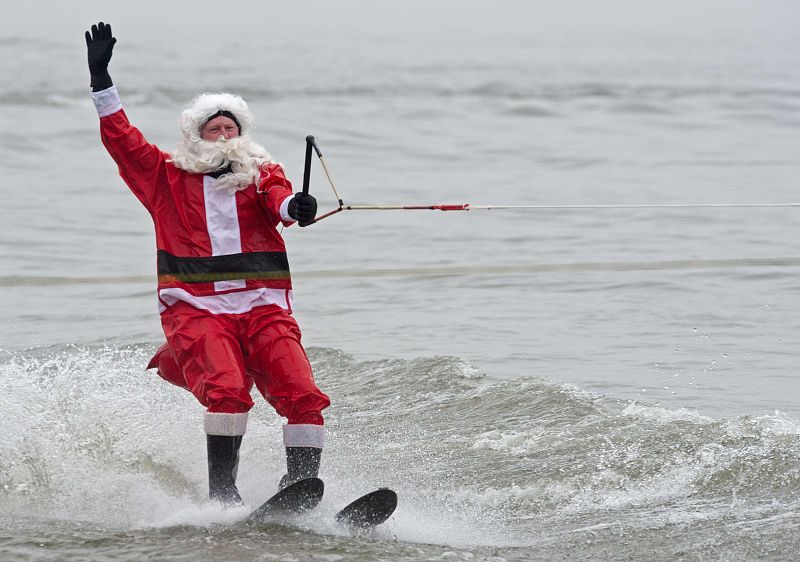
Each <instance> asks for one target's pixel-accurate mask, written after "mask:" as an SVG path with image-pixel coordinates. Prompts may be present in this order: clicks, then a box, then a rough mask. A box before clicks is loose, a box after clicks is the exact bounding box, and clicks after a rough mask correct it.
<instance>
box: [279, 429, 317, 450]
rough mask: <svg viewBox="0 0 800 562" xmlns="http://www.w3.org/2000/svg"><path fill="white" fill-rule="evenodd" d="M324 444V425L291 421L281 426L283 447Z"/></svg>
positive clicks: (315, 446)
mask: <svg viewBox="0 0 800 562" xmlns="http://www.w3.org/2000/svg"><path fill="white" fill-rule="evenodd" d="M323 445H325V426H324V425H313V424H309V423H292V424H288V425H284V426H283V446H284V447H314V448H317V449H322V447H323Z"/></svg>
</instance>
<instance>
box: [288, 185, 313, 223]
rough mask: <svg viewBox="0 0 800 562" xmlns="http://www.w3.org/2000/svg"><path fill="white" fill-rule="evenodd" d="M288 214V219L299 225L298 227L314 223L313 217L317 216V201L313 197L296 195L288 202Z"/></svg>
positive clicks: (301, 194)
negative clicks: (290, 218)
mask: <svg viewBox="0 0 800 562" xmlns="http://www.w3.org/2000/svg"><path fill="white" fill-rule="evenodd" d="M288 212H289V216H290V217H292V218H293V219H294V220H296V221H297V222H298V223H300V226H306V225H307V224H311V223H313V222H314V217H316V216H317V200H316V199H314V196H313V195H308V194H303V193H296V194H295V196H294V197H292V200H291V201H289V208H288Z"/></svg>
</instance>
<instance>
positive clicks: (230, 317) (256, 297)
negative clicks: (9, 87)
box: [86, 22, 330, 504]
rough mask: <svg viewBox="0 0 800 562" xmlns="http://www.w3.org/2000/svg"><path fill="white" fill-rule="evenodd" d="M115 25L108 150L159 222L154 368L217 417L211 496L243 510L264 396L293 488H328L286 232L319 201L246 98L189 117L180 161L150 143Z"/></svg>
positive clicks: (107, 82)
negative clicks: (243, 474) (250, 420)
mask: <svg viewBox="0 0 800 562" xmlns="http://www.w3.org/2000/svg"><path fill="white" fill-rule="evenodd" d="M115 43H116V39H115V38H114V37H113V35H112V33H111V26H110V25H106V24H104V23H102V22H101V23H99V24H97V25H93V26H92V29H91V31H87V32H86V45H87V49H88V60H89V70H90V73H91V86H92V98H93V100H94V103H95V107H96V108H97V112H98V114H99V116H100V133H101V137H102V140H103V144H104V145H105V147H106V149H107V150H108V152H109V154H111V157H112V158H113V159H114V161H115V162H116V163H117V165H118V167H119V173H120V176H122V179H123V180H124V181H125V183H126V184H127V185H128V187H129V188H130V189H131V191H132V192H133V194H134V195H135V196H136V197H137V198H138V199H139V201H141V203H142V204H143V205H144V206H145V208H146V209H147V210H148V212H149V213H150V215H151V216H152V218H153V223H154V226H155V233H156V247H157V249H158V251H157V266H158V304H159V310H160V313H161V323H162V326H163V328H164V333H165V335H166V338H167V341H166V343H165V344H164V345H162V346H161V348H160V349H159V350H158V351H157V352H156V355H155V356H154V357H153V359H152V360H151V362H150V364H149V365H148V368H150V367H156V368H158V373H159V374H160V375H161V376H162V377H163V378H164V379H166V380H168V381H170V382H172V383H174V384H176V385H178V386H181V387H183V388H186V389H188V390H189V391H190V392H191V393H192V394H194V396H195V397H196V398H197V399H198V400H199V401H200V403H201V404H203V405H204V406H205V407H206V412H205V417H204V428H205V432H206V434H207V446H208V479H209V496H210V498H212V499H214V500H217V501H220V502H222V503H225V504H237V503H241V498H240V497H239V492H238V490H237V489H236V472H237V467H238V459H239V446H240V445H241V442H242V436H243V435H244V433H245V429H246V427H247V415H248V411H249V410H250V408H252V407H253V401H252V399H251V396H250V390H251V388H252V386H253V384H255V386H256V388H257V389H258V390H259V392H260V393H261V394H262V395H263V396H264V398H266V400H267V401H268V402H269V403H270V404H271V405H272V406H273V407H274V408H275V410H276V411H277V412H278V414H280V415H281V416H283V417H285V418H286V419H287V424H286V425H285V426H284V428H283V441H284V445H285V447H286V465H287V473H286V475H284V476H283V478H282V479H281V483H280V486H281V488H283V487H285V486H287V485H288V484H290V483H292V482H295V481H297V480H300V479H303V478H308V477H311V476H317V474H318V471H319V464H320V457H321V452H322V447H323V441H324V434H325V430H324V426H323V423H324V422H323V418H322V413H321V412H322V410H323V409H324V408H326V407H327V406H328V405H329V404H330V400H329V399H328V397H327V396H326V395H325V394H324V393H323V392H322V391H320V390H319V388H317V386H316V384H315V383H314V378H313V375H312V373H311V366H310V364H309V361H308V358H307V356H306V353H305V351H304V349H303V347H302V345H301V343H300V329H299V328H298V326H297V323H296V322H295V320H294V318H292V315H291V313H292V285H291V279H290V275H289V263H288V261H287V258H286V248H285V246H284V242H283V239H282V238H281V236H280V234H279V232H278V230H277V227H278V225H279V224H283V225H284V226H290V225H291V224H294V222H296V221H298V222H300V224H304V223H309V222H311V221H313V220H314V217H315V215H316V211H317V203H316V200H315V199H314V198H313V197H312V196H311V195H307V194H306V195H304V194H302V193H298V194H292V186H291V184H290V183H289V180H287V179H286V177H285V175H284V171H283V168H282V167H281V165H280V164H277V163H275V162H274V161H273V160H272V159H271V157H270V155H269V153H268V152H267V151H266V150H265V149H264V148H263V147H262V146H260V145H258V144H256V143H255V142H254V141H253V140H252V139H251V138H250V136H249V133H250V130H251V129H252V127H253V116H252V114H251V113H250V110H249V109H248V107H247V104H246V103H245V102H244V100H242V98H240V97H238V96H234V95H231V94H227V93H222V94H203V95H201V96H198V97H197V98H195V100H194V101H193V102H192V104H191V105H190V106H189V107H188V108H187V109H186V110H185V111H184V112H183V113H182V114H181V117H180V128H181V132H182V133H183V139H182V141H181V143H180V144H179V146H178V148H177V149H176V150H175V151H174V152H173V153H167V152H163V151H162V150H160V149H159V148H158V147H156V146H155V145H152V144H150V143H148V142H147V141H146V140H145V138H144V136H143V135H142V133H141V132H139V130H138V129H136V128H135V127H133V126H132V125H131V124H130V123H129V122H128V118H127V116H126V115H125V112H124V111H123V109H122V105H121V102H120V98H119V94H118V93H117V89H116V87H115V86H114V85H113V83H112V81H111V77H110V76H109V74H108V63H109V61H110V60H111V53H112V50H113V48H114V44H115Z"/></svg>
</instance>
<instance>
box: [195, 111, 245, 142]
mask: <svg viewBox="0 0 800 562" xmlns="http://www.w3.org/2000/svg"><path fill="white" fill-rule="evenodd" d="M238 136H239V127H237V126H236V122H235V121H234V120H233V119H231V118H230V117H225V116H224V115H220V116H219V117H214V118H213V119H212V120H211V121H209V122H207V123H206V124H205V125H203V128H202V129H200V138H201V139H203V140H206V141H211V142H214V141H217V140H219V138H220V137H223V138H225V140H228V139H232V138H234V137H238Z"/></svg>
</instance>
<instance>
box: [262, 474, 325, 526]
mask: <svg viewBox="0 0 800 562" xmlns="http://www.w3.org/2000/svg"><path fill="white" fill-rule="evenodd" d="M324 492H325V484H323V482H322V480H320V479H319V478H306V479H305V480H300V481H298V482H295V483H294V484H291V485H289V486H286V487H285V488H284V489H283V490H281V491H279V492H278V493H277V494H275V495H274V496H272V497H271V498H269V499H268V500H267V501H265V502H264V503H263V504H262V505H261V507H259V508H258V509H256V510H255V511H253V513H251V514H250V515H249V516H248V518H247V520H248V521H261V520H263V519H266V518H269V517H272V516H274V515H284V514H293V515H294V514H299V513H303V512H306V511H310V510H312V509H314V508H315V507H316V506H317V504H319V502H320V501H321V500H322V494H323V493H324Z"/></svg>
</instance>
